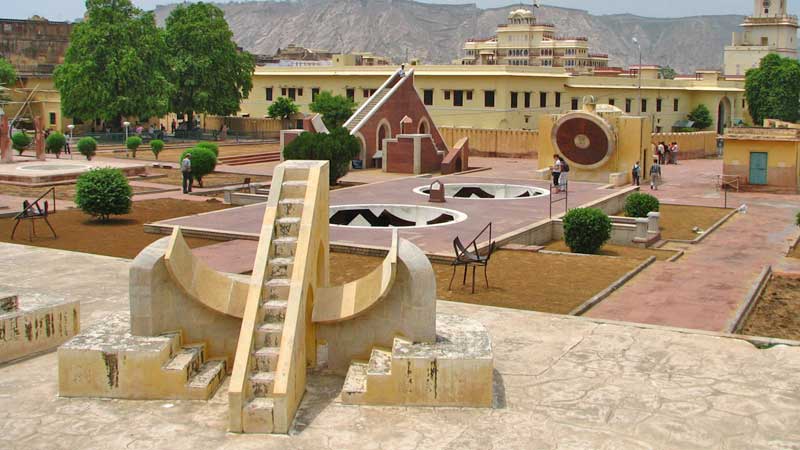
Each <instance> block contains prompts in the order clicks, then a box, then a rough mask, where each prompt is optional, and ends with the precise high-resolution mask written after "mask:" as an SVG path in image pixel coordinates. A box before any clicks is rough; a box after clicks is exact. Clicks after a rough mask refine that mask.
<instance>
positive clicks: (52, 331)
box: [0, 293, 81, 363]
mask: <svg viewBox="0 0 800 450" xmlns="http://www.w3.org/2000/svg"><path fill="white" fill-rule="evenodd" d="M79 316H80V303H79V302H78V301H65V300H64V299H61V298H54V297H50V296H47V295H26V296H24V297H22V298H19V297H18V296H17V295H10V294H2V293H0V363H4V362H8V361H12V360H14V359H17V358H22V357H25V356H28V355H32V354H35V353H37V352H42V351H45V350H50V349H53V348H56V347H58V346H59V345H60V344H62V343H63V342H64V341H66V340H68V339H69V338H71V337H73V336H75V335H76V334H77V333H78V332H79V331H80V329H81V324H80V320H79V319H80V317H79Z"/></svg>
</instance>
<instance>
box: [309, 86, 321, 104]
mask: <svg viewBox="0 0 800 450" xmlns="http://www.w3.org/2000/svg"><path fill="white" fill-rule="evenodd" d="M318 95H319V88H311V101H312V102H313V101H315V100H316V99H317V96H318Z"/></svg>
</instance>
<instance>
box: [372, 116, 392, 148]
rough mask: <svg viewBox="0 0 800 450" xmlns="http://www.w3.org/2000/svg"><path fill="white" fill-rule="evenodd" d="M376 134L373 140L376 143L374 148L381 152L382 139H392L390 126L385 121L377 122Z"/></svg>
mask: <svg viewBox="0 0 800 450" xmlns="http://www.w3.org/2000/svg"><path fill="white" fill-rule="evenodd" d="M377 130H378V132H377V133H375V139H376V140H377V142H376V143H375V148H376V149H377V150H378V151H381V150H383V149H384V148H383V140H384V139H391V138H392V125H391V124H390V123H389V121H388V120H387V119H385V118H384V119H381V121H380V122H378V128H377Z"/></svg>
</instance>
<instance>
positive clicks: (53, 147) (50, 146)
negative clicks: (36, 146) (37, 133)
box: [44, 131, 67, 158]
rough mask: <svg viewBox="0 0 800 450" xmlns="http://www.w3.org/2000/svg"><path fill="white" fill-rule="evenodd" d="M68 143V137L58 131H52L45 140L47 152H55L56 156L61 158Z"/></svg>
mask: <svg viewBox="0 0 800 450" xmlns="http://www.w3.org/2000/svg"><path fill="white" fill-rule="evenodd" d="M65 145H67V137H66V136H64V135H63V134H61V133H59V132H58V131H56V132H54V133H50V136H47V139H46V140H45V141H44V148H45V150H46V151H47V153H55V155H56V158H59V157H60V155H61V151H62V150H64V146H65Z"/></svg>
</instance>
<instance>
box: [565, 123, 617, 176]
mask: <svg viewBox="0 0 800 450" xmlns="http://www.w3.org/2000/svg"><path fill="white" fill-rule="evenodd" d="M552 140H553V145H554V147H555V148H556V149H558V151H559V152H560V153H561V154H562V155H563V156H564V158H566V159H567V160H569V161H570V162H571V163H572V164H574V165H575V166H578V167H581V168H586V169H593V168H597V167H600V166H602V165H603V164H605V163H606V161H608V158H610V157H611V155H612V154H613V153H614V149H615V147H616V139H615V136H614V132H613V130H612V129H611V126H610V125H608V123H607V122H606V121H605V120H603V119H602V118H601V117H599V116H596V115H594V114H591V113H588V112H572V113H569V114H566V115H564V116H563V117H561V118H560V119H559V120H558V121H557V122H556V124H555V126H554V127H553V133H552Z"/></svg>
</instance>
